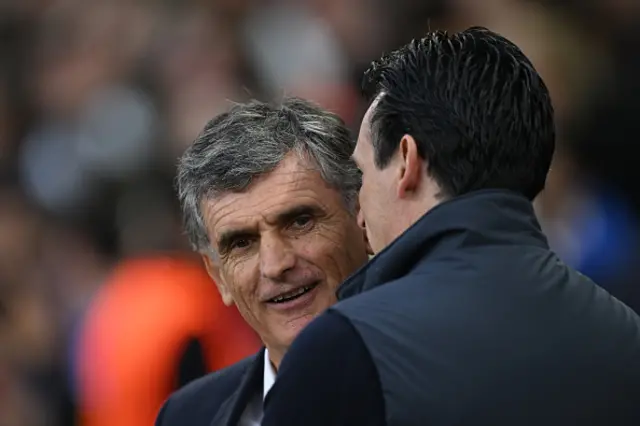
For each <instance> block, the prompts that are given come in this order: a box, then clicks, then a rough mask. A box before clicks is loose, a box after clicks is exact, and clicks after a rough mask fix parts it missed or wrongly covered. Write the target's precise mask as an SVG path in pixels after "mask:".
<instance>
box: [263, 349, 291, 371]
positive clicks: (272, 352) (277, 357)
mask: <svg viewBox="0 0 640 426" xmlns="http://www.w3.org/2000/svg"><path fill="white" fill-rule="evenodd" d="M267 350H268V353H269V362H271V365H273V369H274V370H275V371H276V372H277V371H278V368H280V363H281V362H282V358H284V354H285V353H286V349H279V348H273V347H269V346H267Z"/></svg>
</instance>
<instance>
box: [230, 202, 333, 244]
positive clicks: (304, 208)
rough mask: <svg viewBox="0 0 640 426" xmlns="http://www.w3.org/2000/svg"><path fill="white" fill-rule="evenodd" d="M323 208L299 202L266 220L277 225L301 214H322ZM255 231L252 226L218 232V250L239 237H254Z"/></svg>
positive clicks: (290, 220)
mask: <svg viewBox="0 0 640 426" xmlns="http://www.w3.org/2000/svg"><path fill="white" fill-rule="evenodd" d="M324 213H325V210H324V209H323V208H322V207H321V206H319V205H317V204H300V205H296V206H293V207H291V208H289V209H286V210H283V211H281V212H278V213H276V214H275V215H273V217H272V218H269V219H268V220H267V222H268V223H270V224H276V225H279V226H283V225H288V224H289V223H291V222H292V221H293V220H294V219H295V218H297V217H300V216H303V215H311V216H322V215H323V214H324ZM256 235H257V231H256V230H255V228H254V227H247V228H236V229H233V228H232V229H228V230H226V231H223V232H221V233H220V237H219V238H218V250H219V251H220V252H221V253H223V252H224V251H225V250H228V248H229V247H230V246H231V243H232V242H233V241H235V240H237V239H240V238H254V237H255V236H256Z"/></svg>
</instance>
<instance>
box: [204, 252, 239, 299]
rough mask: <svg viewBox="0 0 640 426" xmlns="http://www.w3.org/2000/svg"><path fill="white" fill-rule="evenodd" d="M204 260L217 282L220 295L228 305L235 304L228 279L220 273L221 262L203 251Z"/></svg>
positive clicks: (214, 280) (210, 274) (209, 272)
mask: <svg viewBox="0 0 640 426" xmlns="http://www.w3.org/2000/svg"><path fill="white" fill-rule="evenodd" d="M200 256H202V261H203V262H204V266H205V268H206V269H207V273H208V274H209V276H210V277H211V279H212V280H213V282H214V283H216V287H217V288H218V291H219V292H220V296H221V297H222V302H223V303H224V304H225V305H227V306H231V305H233V303H234V302H233V296H232V295H231V292H230V291H229V287H228V286H227V283H226V281H225V280H224V278H223V277H222V274H221V273H220V264H219V263H218V262H217V261H215V260H214V259H212V258H211V256H210V255H208V254H204V253H202V254H201V255H200Z"/></svg>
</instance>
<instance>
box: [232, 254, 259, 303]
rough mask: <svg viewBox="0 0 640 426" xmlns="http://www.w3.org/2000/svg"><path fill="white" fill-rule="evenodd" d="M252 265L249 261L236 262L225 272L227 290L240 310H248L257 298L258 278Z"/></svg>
mask: <svg viewBox="0 0 640 426" xmlns="http://www.w3.org/2000/svg"><path fill="white" fill-rule="evenodd" d="M251 263H252V262H251V261H249V260H247V261H241V262H234V263H233V264H232V265H228V267H227V268H225V270H224V277H225V278H226V279H225V282H226V283H227V288H228V290H229V291H230V292H231V294H232V296H233V300H234V302H235V304H236V305H237V306H238V308H239V309H246V308H245V307H247V306H249V305H250V303H251V301H252V300H253V299H255V297H256V296H255V295H256V292H257V282H258V277H257V276H256V274H255V272H254V270H255V267H253V266H252V265H251Z"/></svg>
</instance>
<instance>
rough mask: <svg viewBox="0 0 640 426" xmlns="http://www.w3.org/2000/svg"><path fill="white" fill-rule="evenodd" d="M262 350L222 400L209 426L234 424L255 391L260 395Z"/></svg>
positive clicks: (262, 370)
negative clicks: (224, 399)
mask: <svg viewBox="0 0 640 426" xmlns="http://www.w3.org/2000/svg"><path fill="white" fill-rule="evenodd" d="M264 352H265V349H264V348H263V349H262V350H261V351H260V352H258V353H257V354H256V355H255V356H254V359H253V360H252V361H251V363H250V364H249V365H248V366H247V369H246V370H245V372H244V374H243V376H242V380H241V382H240V385H239V386H238V387H237V388H236V389H235V390H234V391H233V393H232V394H231V395H229V398H227V400H226V401H224V402H223V403H222V404H221V405H220V408H219V409H218V412H217V413H216V415H215V417H214V419H213V421H212V422H211V426H222V425H225V426H227V425H228V426H232V425H233V426H235V425H237V424H238V422H239V421H240V417H241V416H242V413H243V412H244V410H245V408H247V405H248V404H249V401H250V400H251V398H252V397H253V396H254V395H255V393H256V392H260V394H261V395H262V386H263V384H262V382H263V375H264V357H265V355H264Z"/></svg>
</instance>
